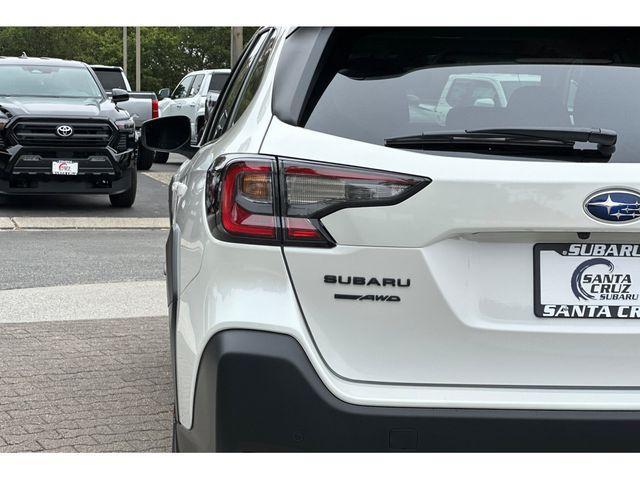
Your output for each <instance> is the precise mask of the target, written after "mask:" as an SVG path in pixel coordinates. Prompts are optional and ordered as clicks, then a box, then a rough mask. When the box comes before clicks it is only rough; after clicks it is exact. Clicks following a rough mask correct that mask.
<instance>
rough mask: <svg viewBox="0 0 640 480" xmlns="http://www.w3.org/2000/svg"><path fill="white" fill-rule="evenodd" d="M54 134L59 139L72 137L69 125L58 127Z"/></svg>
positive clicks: (71, 129)
mask: <svg viewBox="0 0 640 480" xmlns="http://www.w3.org/2000/svg"><path fill="white" fill-rule="evenodd" d="M56 134H57V135H58V136H59V137H70V136H71V135H73V128H71V127H70V126H69V125H59V126H58V128H56Z"/></svg>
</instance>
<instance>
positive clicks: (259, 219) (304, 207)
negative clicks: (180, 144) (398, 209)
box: [207, 157, 430, 247]
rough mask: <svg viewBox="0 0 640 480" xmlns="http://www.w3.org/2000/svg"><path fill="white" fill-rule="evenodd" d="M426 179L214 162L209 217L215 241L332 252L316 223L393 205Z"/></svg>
mask: <svg viewBox="0 0 640 480" xmlns="http://www.w3.org/2000/svg"><path fill="white" fill-rule="evenodd" d="M429 182H430V180H429V179H428V178H425V177H417V176H413V175H405V174H400V173H392V172H385V171H379V170H371V169H365V168H358V167H349V166H342V165H332V164H323V163H316V162H307V161H301V160H286V159H281V160H279V161H277V160H276V159H275V158H272V157H262V158H259V159H258V158H233V159H226V160H223V161H221V162H216V163H215V164H214V166H213V167H212V168H211V169H210V171H209V174H208V178H207V212H208V217H209V223H210V226H211V229H212V232H213V233H214V234H215V235H216V236H217V237H219V238H222V239H225V240H230V241H238V242H248V243H264V244H275V245H298V246H315V247H331V246H333V245H335V242H334V241H333V239H332V238H331V236H330V235H329V233H328V232H327V231H326V230H325V228H324V226H323V225H322V222H321V221H320V219H321V218H322V217H324V216H326V215H328V214H330V213H333V212H335V211H336V210H341V209H343V208H353V207H372V206H376V205H393V204H396V203H399V202H401V201H403V200H404V199H406V198H408V197H410V196H411V195H413V194H414V193H416V192H417V191H418V190H420V189H421V188H423V187H424V186H426V185H427V184H428V183H429Z"/></svg>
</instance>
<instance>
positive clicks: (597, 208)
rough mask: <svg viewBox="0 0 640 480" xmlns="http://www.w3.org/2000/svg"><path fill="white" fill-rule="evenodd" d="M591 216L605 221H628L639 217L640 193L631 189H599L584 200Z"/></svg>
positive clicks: (586, 209)
mask: <svg viewBox="0 0 640 480" xmlns="http://www.w3.org/2000/svg"><path fill="white" fill-rule="evenodd" d="M584 211H585V212H586V213H587V215H589V216H590V217H591V218H594V219H595V220H599V221H601V222H607V223H629V222H634V221H636V220H638V218H640V193H637V192H634V191H632V190H624V189H620V190H617V189H611V190H601V191H599V192H596V193H594V194H592V195H591V196H589V197H588V198H587V199H586V200H585V202H584Z"/></svg>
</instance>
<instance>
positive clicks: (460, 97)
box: [409, 73, 541, 126]
mask: <svg viewBox="0 0 640 480" xmlns="http://www.w3.org/2000/svg"><path fill="white" fill-rule="evenodd" d="M540 81H541V77H540V75H528V74H512V73H463V74H454V75H449V79H448V80H447V82H446V84H445V86H444V88H443V89H442V92H441V93H440V97H439V98H438V99H436V100H435V101H432V102H428V101H427V102H423V101H420V99H419V98H418V97H416V96H415V95H412V96H410V98H409V100H410V105H409V112H410V116H411V118H412V120H413V121H426V122H428V123H437V124H438V125H442V126H444V125H445V123H446V120H447V114H448V113H449V110H451V109H452V108H453V107H459V106H469V107H471V106H474V107H489V108H493V107H502V108H504V107H506V106H507V103H508V102H509V97H510V96H511V93H513V92H514V91H515V90H516V89H518V88H520V87H525V86H536V85H539V84H540Z"/></svg>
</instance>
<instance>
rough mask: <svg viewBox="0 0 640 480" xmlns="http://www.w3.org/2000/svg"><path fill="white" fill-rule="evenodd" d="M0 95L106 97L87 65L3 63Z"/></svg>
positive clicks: (0, 66)
mask: <svg viewBox="0 0 640 480" xmlns="http://www.w3.org/2000/svg"><path fill="white" fill-rule="evenodd" d="M0 96H3V97H64V98H102V92H101V91H100V87H98V84H97V83H96V81H95V80H94V78H93V76H92V75H91V73H90V72H89V70H88V69H87V68H85V67H65V66H62V67H61V66H55V67H54V66H49V65H0Z"/></svg>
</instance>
